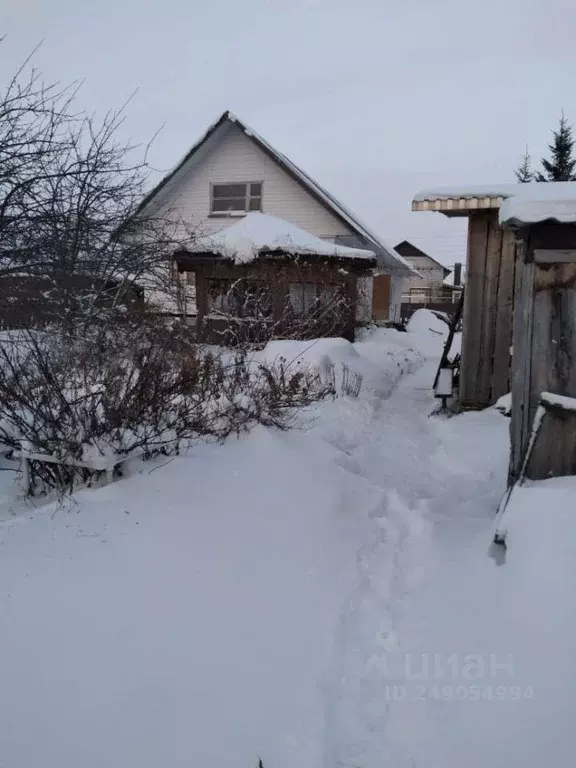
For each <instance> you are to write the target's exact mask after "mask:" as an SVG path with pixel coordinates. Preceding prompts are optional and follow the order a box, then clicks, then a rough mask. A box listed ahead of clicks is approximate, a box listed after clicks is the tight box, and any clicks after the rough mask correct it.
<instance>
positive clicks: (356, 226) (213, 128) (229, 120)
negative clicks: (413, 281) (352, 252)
mask: <svg viewBox="0 0 576 768" xmlns="http://www.w3.org/2000/svg"><path fill="white" fill-rule="evenodd" d="M230 124H234V125H236V126H237V127H238V128H239V129H240V130H241V131H243V133H244V134H245V135H246V136H247V137H248V138H250V139H251V140H252V141H254V143H255V144H256V145H257V146H258V147H260V149H262V150H263V151H264V152H266V154H267V155H268V156H269V157H271V158H272V159H273V160H275V161H276V162H277V163H278V164H279V165H280V166H281V167H282V168H283V169H284V170H285V171H286V172H287V173H288V174H289V175H290V176H292V178H294V179H295V180H296V181H298V182H299V183H300V184H301V185H302V186H303V187H304V188H305V189H306V190H307V191H308V192H309V193H310V194H311V195H312V196H313V197H314V198H316V199H317V200H318V201H319V202H321V203H322V204H323V205H324V206H325V207H326V208H327V209H328V210H330V211H331V213H333V214H334V215H335V216H336V217H337V218H338V219H340V220H341V221H342V222H344V223H345V224H347V225H348V226H349V227H350V228H351V229H352V230H353V231H354V232H355V233H356V234H358V235H359V236H360V237H361V238H364V239H365V240H366V241H367V242H368V246H369V247H370V248H372V246H373V248H372V250H373V252H374V254H375V255H376V260H377V264H378V267H379V268H381V269H382V270H384V271H385V272H388V273H389V274H392V275H397V276H400V277H410V276H412V275H414V274H417V273H415V270H414V269H413V267H412V266H411V265H410V264H409V263H408V262H407V261H406V260H405V259H404V258H403V257H402V256H401V255H400V254H399V253H397V252H396V251H395V250H394V248H393V247H392V246H391V245H389V244H388V243H386V242H384V240H382V238H380V237H379V236H378V235H376V233H375V232H373V231H372V230H371V229H369V227H368V226H367V225H366V224H365V223H364V222H363V221H361V220H360V219H359V218H358V217H357V216H356V214H354V213H353V212H352V211H351V210H350V209H349V208H347V207H346V206H344V205H343V204H342V203H341V202H340V201H339V200H337V199H336V198H335V197H334V196H333V195H331V194H330V192H328V191H327V190H326V189H324V187H322V186H321V185H320V184H319V183H318V182H317V181H316V180H315V179H313V178H312V177H311V176H310V175H309V174H307V173H306V172H305V171H303V170H302V169H301V168H299V167H298V166H297V165H296V164H295V163H293V162H292V161H291V160H290V159H289V158H288V157H286V155H284V154H282V153H281V152H279V151H278V150H277V149H275V148H274V147H273V146H272V145H271V144H269V143H268V142H267V141H266V140H265V139H263V138H262V137H261V136H259V135H258V134H257V133H256V131H254V130H252V128H250V127H249V126H248V125H246V123H244V122H243V121H242V120H240V119H239V118H238V117H236V115H234V114H233V113H232V112H230V111H226V112H224V113H223V114H222V115H221V116H220V117H219V118H218V120H216V122H214V123H212V125H210V126H209V127H208V129H207V130H206V131H205V132H204V134H203V135H202V136H201V137H200V139H199V140H198V141H197V142H196V143H195V144H194V145H193V146H192V147H191V149H190V150H189V151H188V152H187V153H186V155H185V156H184V157H183V158H182V160H181V161H180V162H179V163H178V164H177V165H176V166H175V168H173V170H172V171H170V172H169V173H168V174H167V175H166V176H165V177H164V178H163V179H162V180H161V181H160V183H159V184H157V185H156V186H155V187H154V189H152V190H151V191H150V192H149V193H148V195H147V196H146V197H145V198H144V200H143V201H142V204H141V206H140V210H142V209H143V208H144V207H145V206H146V205H148V204H149V203H150V202H151V201H152V200H153V199H154V198H155V197H156V196H157V195H158V194H159V193H160V192H161V190H162V189H163V188H164V187H165V186H166V184H168V182H169V181H170V180H171V179H172V178H173V177H174V176H175V175H176V174H177V173H178V172H179V171H180V170H182V169H183V168H184V167H185V166H187V165H188V164H189V163H191V162H192V161H193V158H194V157H195V156H196V155H197V154H198V153H199V152H200V151H201V150H202V148H203V147H204V146H205V145H206V142H208V140H209V139H210V138H211V137H212V136H214V135H215V134H216V133H217V132H218V131H219V130H220V129H221V128H222V127H223V126H226V125H230Z"/></svg>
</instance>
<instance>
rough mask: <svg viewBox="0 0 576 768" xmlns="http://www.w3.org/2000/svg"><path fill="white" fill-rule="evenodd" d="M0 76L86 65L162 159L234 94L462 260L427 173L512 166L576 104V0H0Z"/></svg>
mask: <svg viewBox="0 0 576 768" xmlns="http://www.w3.org/2000/svg"><path fill="white" fill-rule="evenodd" d="M0 8H1V10H2V13H1V17H0V18H1V22H0V23H2V24H3V26H4V29H3V31H4V32H5V33H6V35H7V38H6V40H5V42H4V43H3V44H2V45H0V73H1V74H0V77H1V78H2V80H5V79H7V77H8V75H9V74H10V73H11V71H12V70H13V68H14V67H15V65H16V64H17V63H18V62H20V61H21V60H22V58H23V57H24V56H25V54H26V53H27V52H29V51H30V49H31V48H32V47H33V46H34V45H36V44H37V43H38V42H39V41H40V40H43V41H44V42H43V45H42V48H41V50H40V52H39V53H38V55H37V57H36V62H37V64H38V66H39V68H41V69H42V71H43V72H44V74H45V76H46V79H47V80H52V79H57V80H60V81H62V82H63V83H67V82H69V81H71V80H75V79H83V80H84V81H85V84H84V86H83V88H82V92H81V101H82V104H83V106H86V107H88V108H90V109H91V110H96V111H101V112H103V111H105V110H107V109H109V108H111V107H116V106H119V105H120V104H121V103H123V101H124V100H125V99H126V98H127V97H128V96H129V95H130V94H131V93H132V91H134V89H135V88H138V93H137V95H136V97H135V99H134V100H133V101H132V103H131V104H130V106H129V108H128V113H127V119H126V123H125V130H126V131H127V132H129V134H130V135H131V136H132V137H133V139H134V140H136V141H142V142H144V141H147V140H148V139H149V138H150V137H151V135H152V134H153V133H154V132H155V131H156V130H157V129H158V128H159V127H160V126H161V125H163V124H164V123H165V126H164V128H163V130H162V132H161V134H160V135H159V137H158V138H157V139H156V141H155V143H154V145H153V148H152V154H151V159H152V162H153V164H154V166H155V167H156V168H158V169H159V170H166V169H169V168H170V167H171V166H172V165H174V164H175V163H176V161H177V160H178V159H179V158H180V157H181V156H182V155H183V154H184V153H185V152H186V150H187V149H188V148H189V146H190V145H191V144H192V143H193V142H194V141H195V139H196V138H197V137H198V136H199V134H201V133H202V131H203V130H204V129H205V127H206V126H207V125H208V124H209V123H211V122H212V121H213V120H214V119H215V118H216V117H217V116H218V115H219V113H221V112H222V111H224V110H225V109H231V110H232V111H234V112H236V113H237V114H238V115H239V116H240V117H241V118H242V119H243V120H245V121H246V122H247V123H248V124H250V125H251V126H252V127H253V128H254V129H255V130H256V131H258V132H259V133H260V134H262V135H263V136H264V137H265V138H266V139H268V141H270V142H271V143H272V144H273V145H275V146H276V147H277V148H278V149H280V150H281V151H282V152H284V153H285V154H287V155H289V156H290V157H291V158H292V159H293V160H294V161H295V162H296V163H298V164H299V165H301V166H302V167H303V168H304V169H305V170H306V171H308V172H309V173H310V174H312V175H313V176H315V177H316V178H317V179H318V180H319V181H320V182H321V183H322V184H323V185H324V186H326V187H327V188H328V189H329V190H330V191H331V192H332V193H333V194H335V195H336V196H338V197H339V198H341V199H342V201H343V202H344V203H345V204H347V205H348V206H349V207H351V208H352V209H353V210H354V211H355V212H356V213H357V214H359V215H360V216H361V217H362V218H364V219H365V220H366V221H367V222H368V223H369V224H371V225H372V227H373V228H374V229H376V230H377V231H378V232H379V233H380V234H381V235H382V236H384V237H385V238H386V239H387V240H388V241H390V242H392V243H396V242H398V241H399V240H402V239H409V240H412V241H413V242H414V243H415V244H416V245H419V246H420V247H423V248H425V249H426V250H428V251H429V253H430V254H431V255H432V256H435V257H436V258H439V259H440V260H441V261H443V262H444V263H447V264H452V263H453V262H454V261H458V260H461V259H462V258H463V256H464V254H463V246H464V242H465V238H464V222H463V221H462V220H454V219H452V220H450V219H445V218H444V217H442V216H440V215H439V214H433V213H412V212H411V211H410V201H411V198H412V195H413V193H415V192H416V191H418V190H419V189H422V188H426V187H431V186H439V185H446V184H471V183H483V182H488V183H490V182H492V183H496V182H506V181H513V180H514V177H513V168H514V167H515V166H516V165H517V163H518V161H519V158H520V155H521V154H522V152H523V150H524V146H525V145H526V144H528V145H529V146H530V149H531V151H532V153H533V155H534V157H535V158H539V157H540V155H541V154H542V152H543V151H544V150H545V144H546V142H547V141H548V139H549V131H550V128H552V127H553V126H554V125H555V123H556V122H557V118H558V116H559V114H560V110H561V109H562V108H563V109H564V110H565V112H566V114H567V116H568V118H570V119H571V120H576V86H575V82H576V45H575V41H576V3H575V2H574V0H484V2H483V3H481V4H477V3H469V2H466V1H465V0H436V2H430V0H394V2H391V1H390V0H201V2H199V1H198V0H186V2H184V1H183V0H155V1H154V2H147V0H90V1H88V0H0Z"/></svg>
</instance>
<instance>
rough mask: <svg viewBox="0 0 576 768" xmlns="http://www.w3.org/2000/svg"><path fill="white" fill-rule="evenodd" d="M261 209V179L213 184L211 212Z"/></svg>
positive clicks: (240, 211) (245, 211) (244, 211)
mask: <svg viewBox="0 0 576 768" xmlns="http://www.w3.org/2000/svg"><path fill="white" fill-rule="evenodd" d="M261 210H262V182H261V181H250V182H242V183H234V184H213V185H212V194H211V201H210V211H211V213H248V211H261Z"/></svg>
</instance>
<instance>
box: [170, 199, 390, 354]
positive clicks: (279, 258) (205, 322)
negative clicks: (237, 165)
mask: <svg viewBox="0 0 576 768" xmlns="http://www.w3.org/2000/svg"><path fill="white" fill-rule="evenodd" d="M175 259H176V263H177V266H178V270H179V272H180V274H181V275H182V276H184V277H185V278H186V276H187V275H188V274H193V282H194V283H195V286H196V305H197V310H198V315H197V332H198V337H199V339H201V340H203V341H206V342H210V343H216V344H225V345H230V344H235V343H240V342H261V341H266V340H268V339H269V338H279V337H280V338H286V337H290V338H311V337H318V336H327V335H330V336H344V337H345V338H348V339H350V340H353V339H354V332H355V326H356V319H357V317H359V316H362V314H363V311H362V310H363V308H362V306H361V304H362V302H363V301H368V302H371V296H364V295H363V293H364V292H363V287H364V285H365V283H364V281H363V278H365V277H366V276H369V275H371V274H372V271H373V269H374V268H375V267H376V263H377V262H376V256H375V254H374V253H373V252H371V251H368V250H363V249H358V248H349V247H346V246H339V245H335V244H334V243H329V242H326V241H324V240H321V239H320V238H317V237H314V236H313V235H310V234H309V233H308V232H305V231H304V230H302V229H299V228H298V227H296V226H295V225H293V224H290V223H289V222H286V221H283V220H282V219H278V218H276V217H274V216H267V215H265V214H262V213H249V214H248V215H247V216H245V217H244V218H242V219H240V220H239V221H238V222H237V223H236V224H234V225H232V226H231V227H228V228H227V229H224V230H222V231H220V232H216V233H214V234H212V235H206V236H205V237H201V238H199V239H197V240H196V241H194V242H193V243H191V245H190V248H189V249H188V250H181V251H179V252H178V253H177V254H175ZM368 307H370V304H368Z"/></svg>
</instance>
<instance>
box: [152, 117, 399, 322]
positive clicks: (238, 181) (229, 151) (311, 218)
mask: <svg viewBox="0 0 576 768" xmlns="http://www.w3.org/2000/svg"><path fill="white" fill-rule="evenodd" d="M141 208H142V209H143V208H145V209H146V210H147V212H149V213H152V214H154V215H162V214H166V215H170V217H172V218H174V219H180V220H182V221H183V222H185V224H186V225H187V226H192V227H195V228H199V229H200V232H201V233H210V232H215V231H219V230H222V229H224V228H226V227H228V226H230V225H231V224H233V223H234V222H235V221H237V220H238V217H239V216H245V215H246V213H248V212H249V211H254V210H256V211H261V212H262V213H265V214H269V215H272V216H276V217H278V218H281V219H284V220H285V221H288V222H290V223H292V224H294V225H296V226H297V227H300V228H302V229H304V230H305V231H307V232H309V233H311V234H312V235H315V236H316V237H320V238H322V239H324V240H329V241H332V242H334V243H337V244H340V245H346V246H351V247H355V248H365V249H366V250H369V251H373V252H374V253H375V254H376V258H377V261H378V270H377V271H378V272H379V273H381V274H388V275H391V276H392V281H393V282H394V283H395V284H397V283H400V282H401V280H402V279H403V278H406V277H408V276H410V275H412V274H413V270H412V269H411V267H410V265H409V264H408V263H407V262H406V261H405V260H404V259H403V258H402V256H400V254H398V253H396V251H395V250H394V249H393V248H391V247H390V246H388V245H387V244H385V243H383V242H382V240H381V239H380V238H378V236H376V235H375V234H374V233H373V232H371V231H370V230H369V229H368V228H367V227H366V226H365V225H364V224H363V223H362V222H360V221H359V219H358V218H357V217H356V216H354V214H352V212H351V211H349V210H348V209H347V208H345V207H344V206H343V205H342V204H341V203H339V202H338V201H337V200H336V199H335V198H334V197H333V196H332V195H330V193H329V192H327V191H326V190H325V189H323V188H322V187H321V186H320V185H319V184H318V183H317V182H316V181H314V179H312V178H311V177H310V176H308V175H307V174H306V173H305V172H304V171H302V170H301V169H300V168H298V167H297V166H296V165H294V163H292V162H291V161H290V160H289V159H288V158H287V157H286V156H285V155H282V154H281V153H279V152H278V151H277V150H275V149H274V148H273V147H272V146H270V144H268V143H267V142H266V141H265V140H264V139H263V138H261V137H260V136H258V134H256V133H255V132H254V131H252V130H251V129H250V128H248V126H246V125H245V124H244V123H242V122H241V121H240V120H239V119H238V118H237V117H235V116H234V115H232V114H231V113H230V112H225V113H224V114H223V115H222V116H221V117H220V118H219V120H218V121H217V122H216V123H214V124H213V125H212V126H210V127H209V128H208V130H207V131H206V133H205V134H204V136H202V138H201V139H200V140H199V141H198V142H197V143H196V144H195V145H194V146H193V147H192V149H191V150H190V151H189V152H188V154H187V155H186V156H185V157H184V158H183V160H182V161H181V162H180V163H179V164H178V165H177V166H176V168H175V170H174V171H172V172H171V173H170V174H168V175H167V176H166V177H165V178H164V179H163V180H162V181H161V182H160V184H158V185H157V186H156V187H155V189H153V190H152V192H151V193H150V194H149V195H148V196H147V197H146V199H145V200H144V202H143V204H142V206H141ZM371 292H372V287H371V285H369V286H366V284H364V285H362V286H360V287H359V302H358V309H359V314H358V319H359V320H362V321H369V320H370V317H371V311H370V306H371ZM393 293H394V301H395V302H397V295H398V292H396V291H394V292H393ZM391 299H392V297H391ZM397 303H398V307H396V306H395V304H394V305H392V302H391V306H390V317H395V316H396V314H397V310H398V311H399V301H398V302H397Z"/></svg>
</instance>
